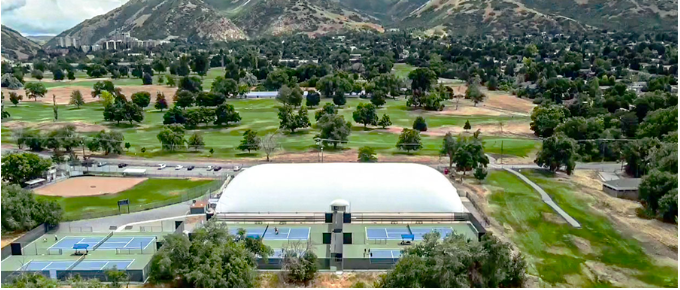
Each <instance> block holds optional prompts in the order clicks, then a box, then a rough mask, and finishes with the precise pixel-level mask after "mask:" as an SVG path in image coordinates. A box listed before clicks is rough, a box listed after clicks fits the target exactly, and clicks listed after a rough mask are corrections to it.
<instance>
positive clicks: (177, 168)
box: [175, 165, 184, 170]
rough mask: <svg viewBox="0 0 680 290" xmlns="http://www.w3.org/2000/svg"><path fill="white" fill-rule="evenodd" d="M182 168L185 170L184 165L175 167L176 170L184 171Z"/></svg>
mask: <svg viewBox="0 0 680 290" xmlns="http://www.w3.org/2000/svg"><path fill="white" fill-rule="evenodd" d="M182 168H184V166H182V165H177V166H175V170H180V169H182Z"/></svg>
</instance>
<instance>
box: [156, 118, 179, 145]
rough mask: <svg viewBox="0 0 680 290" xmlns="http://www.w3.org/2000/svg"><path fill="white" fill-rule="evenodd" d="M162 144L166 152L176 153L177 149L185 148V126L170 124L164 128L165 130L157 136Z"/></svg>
mask: <svg viewBox="0 0 680 290" xmlns="http://www.w3.org/2000/svg"><path fill="white" fill-rule="evenodd" d="M156 137H157V138H158V141H160V142H161V147H162V148H163V149H164V150H170V151H175V149H176V148H178V147H180V146H184V143H186V140H184V126H183V125H181V124H170V125H165V126H163V129H161V131H160V132H159V133H158V135H157V136H156Z"/></svg>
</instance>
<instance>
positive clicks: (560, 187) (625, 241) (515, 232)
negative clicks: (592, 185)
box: [487, 171, 678, 288]
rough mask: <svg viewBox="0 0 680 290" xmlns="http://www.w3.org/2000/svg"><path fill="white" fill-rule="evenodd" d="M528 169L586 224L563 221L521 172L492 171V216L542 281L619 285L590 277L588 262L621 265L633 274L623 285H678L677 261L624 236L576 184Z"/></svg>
mask: <svg viewBox="0 0 680 290" xmlns="http://www.w3.org/2000/svg"><path fill="white" fill-rule="evenodd" d="M523 173H524V174H526V175H527V176H528V177H529V178H530V179H531V180H533V181H534V182H536V183H537V184H539V185H540V186H541V187H543V188H544V189H545V190H546V192H548V194H550V195H551V196H552V198H553V199H554V200H555V202H556V203H557V204H559V205H560V207H562V209H564V210H565V211H566V212H567V213H569V214H570V215H571V216H572V217H574V218H575V219H576V220H578V221H579V222H580V223H581V226H582V228H581V229H576V228H573V227H571V226H569V225H568V224H566V223H562V222H558V221H559V220H560V218H559V216H557V215H556V214H555V213H554V212H553V211H552V209H551V208H550V207H548V206H547V205H546V204H545V203H543V202H542V201H541V198H540V196H539V194H538V193H537V192H535V191H534V190H533V189H532V188H531V187H529V186H528V185H526V184H525V183H523V182H522V181H521V180H520V179H518V178H517V177H516V176H514V175H512V174H510V173H508V172H505V171H492V172H491V173H490V174H489V177H488V178H487V183H488V184H489V185H490V189H491V190H492V192H493V194H492V195H491V196H490V199H489V203H490V205H491V208H492V216H493V217H494V218H495V219H496V220H498V221H499V222H500V223H501V224H502V225H503V226H504V228H505V229H506V230H505V231H504V232H505V234H506V235H509V236H510V238H511V239H512V241H513V243H514V244H516V245H517V246H518V247H519V249H520V250H521V252H522V254H523V255H524V257H525V258H526V260H527V262H528V272H529V273H530V274H532V275H536V276H538V277H540V280H541V284H540V286H542V287H543V286H552V287H611V286H616V285H615V284H612V283H611V282H610V281H609V280H606V279H603V280H598V279H592V278H589V277H593V276H592V275H590V276H589V274H588V273H587V272H592V271H591V270H587V269H586V262H587V263H588V264H589V265H606V268H609V269H613V268H617V269H619V270H614V271H616V272H618V273H619V274H620V275H621V276H623V277H626V279H630V281H627V283H630V285H620V286H624V287H626V286H627V287H636V286H650V287H652V286H653V287H674V288H677V286H678V280H677V277H678V269H677V266H676V267H671V266H660V265H657V264H655V262H654V260H653V259H652V258H651V257H650V256H648V255H647V254H646V253H645V252H644V250H643V248H642V247H641V246H640V244H639V243H638V242H637V241H636V240H634V239H633V238H630V237H627V236H624V235H622V234H621V233H620V232H619V231H617V230H616V229H615V228H614V227H613V225H612V223H611V222H610V220H609V219H608V218H607V217H605V216H602V215H601V214H599V213H598V212H595V211H594V210H592V208H591V204H592V203H595V202H596V201H595V200H592V199H585V198H581V197H579V196H576V195H574V194H573V192H574V191H575V190H577V189H576V188H575V187H574V186H572V185H570V184H566V183H563V182H559V181H557V180H555V179H554V178H552V177H551V176H546V175H542V174H539V173H535V172H530V171H525V172H523ZM596 267H597V266H596ZM595 277H597V276H595ZM619 280H620V279H619ZM633 284H634V285H633Z"/></svg>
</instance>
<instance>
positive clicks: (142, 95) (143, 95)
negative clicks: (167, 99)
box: [130, 92, 151, 108]
mask: <svg viewBox="0 0 680 290" xmlns="http://www.w3.org/2000/svg"><path fill="white" fill-rule="evenodd" d="M130 100H132V102H133V103H135V104H137V106H140V107H142V108H146V107H148V106H149V104H150V103H151V94H150V93H149V92H136V93H134V94H132V96H131V97H130Z"/></svg>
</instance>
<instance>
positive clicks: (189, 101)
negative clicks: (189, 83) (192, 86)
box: [174, 90, 196, 109]
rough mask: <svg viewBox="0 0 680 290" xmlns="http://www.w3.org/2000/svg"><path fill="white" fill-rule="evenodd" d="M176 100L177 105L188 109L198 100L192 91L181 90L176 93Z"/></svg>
mask: <svg viewBox="0 0 680 290" xmlns="http://www.w3.org/2000/svg"><path fill="white" fill-rule="evenodd" d="M174 101H175V106H177V107H180V108H182V109H186V108H187V107H191V106H192V105H193V104H194V102H195V101H196V100H195V97H194V94H193V93H192V92H191V91H185V90H180V91H177V94H175V98H174Z"/></svg>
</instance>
